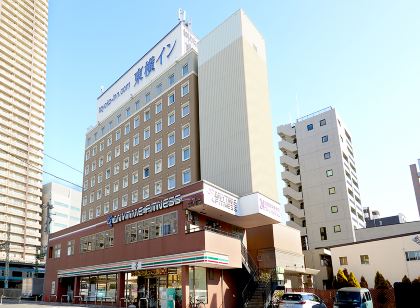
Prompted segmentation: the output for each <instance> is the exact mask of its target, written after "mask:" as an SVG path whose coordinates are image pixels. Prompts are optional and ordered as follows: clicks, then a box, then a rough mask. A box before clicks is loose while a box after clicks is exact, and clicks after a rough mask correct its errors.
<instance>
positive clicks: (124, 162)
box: [123, 157, 130, 170]
mask: <svg viewBox="0 0 420 308" xmlns="http://www.w3.org/2000/svg"><path fill="white" fill-rule="evenodd" d="M129 164H130V159H129V158H128V157H126V158H124V161H123V170H126V169H127V168H128V165H129Z"/></svg>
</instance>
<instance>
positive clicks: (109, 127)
mask: <svg viewBox="0 0 420 308" xmlns="http://www.w3.org/2000/svg"><path fill="white" fill-rule="evenodd" d="M111 128H112V121H109V122H108V129H109V130H111Z"/></svg>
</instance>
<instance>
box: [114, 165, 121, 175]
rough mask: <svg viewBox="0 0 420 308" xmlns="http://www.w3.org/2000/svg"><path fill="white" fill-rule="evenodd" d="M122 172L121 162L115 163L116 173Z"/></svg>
mask: <svg viewBox="0 0 420 308" xmlns="http://www.w3.org/2000/svg"><path fill="white" fill-rule="evenodd" d="M119 172H120V163H116V164H115V165H114V175H116V174H118V173H119Z"/></svg>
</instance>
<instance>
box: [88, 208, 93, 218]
mask: <svg viewBox="0 0 420 308" xmlns="http://www.w3.org/2000/svg"><path fill="white" fill-rule="evenodd" d="M89 219H93V209H89Z"/></svg>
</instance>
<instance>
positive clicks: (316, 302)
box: [279, 292, 327, 308]
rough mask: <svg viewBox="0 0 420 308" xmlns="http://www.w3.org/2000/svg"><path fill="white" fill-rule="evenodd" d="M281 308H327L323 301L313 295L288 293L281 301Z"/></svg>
mask: <svg viewBox="0 0 420 308" xmlns="http://www.w3.org/2000/svg"><path fill="white" fill-rule="evenodd" d="M279 307H280V308H309V307H313V308H327V306H326V305H325V304H324V302H323V301H322V299H320V298H319V297H318V296H317V295H315V294H313V293H306V292H288V293H284V294H283V296H282V297H281V300H280V306H279Z"/></svg>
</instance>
